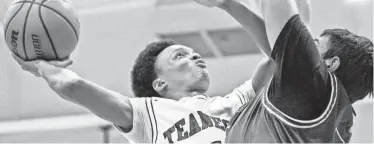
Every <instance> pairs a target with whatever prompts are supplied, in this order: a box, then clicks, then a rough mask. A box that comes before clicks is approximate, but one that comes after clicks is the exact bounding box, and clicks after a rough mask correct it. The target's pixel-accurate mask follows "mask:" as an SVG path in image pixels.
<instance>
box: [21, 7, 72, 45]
mask: <svg viewBox="0 0 374 144" xmlns="http://www.w3.org/2000/svg"><path fill="white" fill-rule="evenodd" d="M16 3H31V2H30V1H20V2H16ZM16 3H14V4H16ZM34 4H37V5H41V6H42V7H45V8H48V9H50V10H52V11H53V12H55V13H57V14H58V15H59V16H60V17H62V19H64V20H65V21H66V22H67V23H68V24H69V25H70V27H71V28H72V29H73V31H74V34H75V38H76V39H77V41H78V40H79V36H78V32H77V30H76V29H75V27H74V26H73V24H72V23H71V22H70V21H69V19H68V18H66V17H65V16H64V15H63V14H61V13H60V12H59V11H57V10H55V9H54V8H52V7H50V6H48V5H45V4H42V3H39V2H34Z"/></svg>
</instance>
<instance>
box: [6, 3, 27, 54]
mask: <svg viewBox="0 0 374 144" xmlns="http://www.w3.org/2000/svg"><path fill="white" fill-rule="evenodd" d="M24 1H26V0H24ZM13 5H14V4H12V6H13ZM23 5H25V3H22V5H21V6H20V7H19V8H18V10H17V12H16V13H15V14H14V15H13V16H12V17H11V18H10V20H9V22H8V23H7V24H6V27H5V30H4V38H5V40H7V39H6V38H7V37H6V34H7V32H8V29H9V26H10V24H11V23H12V21H13V19H14V18H15V17H16V15H17V14H18V13H19V11H21V9H22V7H23ZM17 48H18V47H17Z"/></svg>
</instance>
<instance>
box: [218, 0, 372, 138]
mask: <svg viewBox="0 0 374 144" xmlns="http://www.w3.org/2000/svg"><path fill="white" fill-rule="evenodd" d="M227 1H231V0H226V1H225V2H227ZM225 2H224V3H223V4H222V5H221V6H220V7H225V5H226V4H225ZM257 2H258V3H256V4H257V8H259V9H260V17H262V18H263V20H264V23H265V27H266V34H267V37H268V40H269V44H270V46H271V47H270V48H272V49H271V55H270V57H271V59H272V60H274V61H275V65H276V66H275V73H274V75H273V78H272V79H271V82H270V83H269V84H268V85H266V86H265V87H264V88H263V89H261V91H260V92H259V93H258V95H257V96H256V97H253V99H252V101H250V102H248V103H247V104H246V105H244V106H243V107H242V108H240V110H239V112H238V113H236V115H235V116H234V117H233V118H232V120H231V122H230V128H228V132H227V137H226V142H229V143H248V142H256V143H259V142H265V143H274V142H277V143H280V142H288V143H291V142H292V143H300V142H301V143H304V142H313V143H321V142H338V141H337V140H336V137H337V135H338V137H339V138H340V140H347V139H348V140H349V137H350V134H349V133H348V134H346V135H345V136H347V137H341V135H339V133H337V131H339V132H340V131H344V130H341V129H344V128H345V127H350V126H351V125H349V123H350V120H352V113H353V109H352V103H354V102H356V101H358V100H361V99H363V98H364V97H366V96H367V95H369V94H370V93H372V91H373V81H372V80H373V58H372V51H373V43H372V42H371V41H370V40H369V39H367V38H365V37H363V36H358V35H356V34H353V33H352V32H350V31H348V30H343V29H327V30H325V31H323V32H322V34H321V35H320V37H319V38H316V39H312V37H311V35H310V34H309V31H308V29H307V28H306V26H305V25H304V23H303V22H302V20H301V18H300V15H299V11H298V8H296V6H297V4H296V2H295V1H294V0H282V1H280V0H279V1H274V0H262V1H257ZM227 4H228V5H230V4H232V3H227ZM252 15H253V14H251V15H250V16H252ZM253 19H255V18H253ZM260 23H261V22H259V21H256V20H254V21H252V24H251V23H247V24H248V25H247V26H249V27H251V25H252V26H256V27H258V26H257V25H258V24H260ZM247 30H248V29H247ZM252 30H253V29H252ZM261 48H266V47H261ZM265 51H266V50H265ZM346 122H348V124H347V125H345V124H344V123H346ZM339 142H340V141H339ZM343 142H344V141H343Z"/></svg>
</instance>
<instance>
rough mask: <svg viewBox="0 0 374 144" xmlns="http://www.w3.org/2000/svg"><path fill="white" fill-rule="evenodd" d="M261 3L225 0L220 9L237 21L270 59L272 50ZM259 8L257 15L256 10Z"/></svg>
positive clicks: (256, 0) (256, 1) (255, 0)
mask: <svg viewBox="0 0 374 144" xmlns="http://www.w3.org/2000/svg"><path fill="white" fill-rule="evenodd" d="M259 6H260V1H258V0H254V1H251V2H249V3H244V1H241V0H225V1H223V3H222V4H220V5H218V7H219V8H221V9H222V10H224V11H226V12H227V13H228V14H230V15H231V16H232V17H233V18H234V19H235V20H237V21H238V22H239V23H240V24H241V25H242V26H243V28H244V29H245V30H246V31H247V33H248V34H249V35H250V37H251V38H252V39H253V40H254V42H255V43H256V44H257V46H258V47H260V48H261V50H262V51H263V52H264V53H265V54H266V55H268V56H269V57H270V54H271V49H270V45H269V42H268V38H267V35H266V29H265V23H264V20H263V18H262V15H261V14H262V13H261V12H260V8H259ZM250 7H251V8H257V11H256V12H257V13H256V12H255V11H254V9H250Z"/></svg>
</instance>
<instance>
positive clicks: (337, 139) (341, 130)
mask: <svg viewBox="0 0 374 144" xmlns="http://www.w3.org/2000/svg"><path fill="white" fill-rule="evenodd" d="M354 115H355V112H354V109H353V108H352V109H347V110H346V111H345V113H344V114H343V119H342V120H341V122H340V124H339V126H338V127H337V128H336V129H335V134H334V137H333V140H332V142H333V143H349V142H350V140H351V137H352V131H351V128H352V126H353V116H354Z"/></svg>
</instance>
